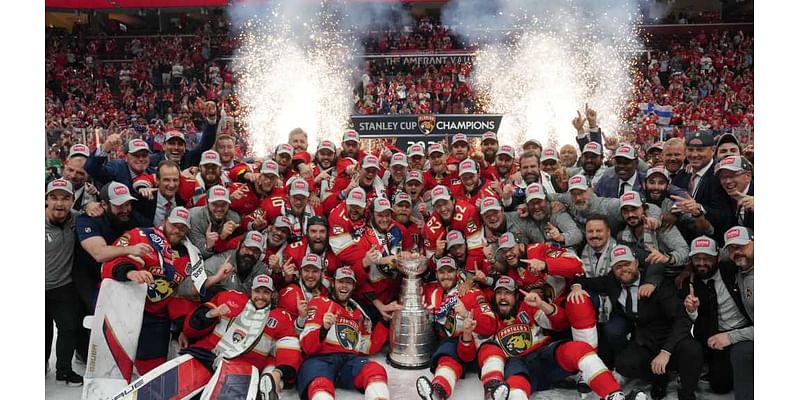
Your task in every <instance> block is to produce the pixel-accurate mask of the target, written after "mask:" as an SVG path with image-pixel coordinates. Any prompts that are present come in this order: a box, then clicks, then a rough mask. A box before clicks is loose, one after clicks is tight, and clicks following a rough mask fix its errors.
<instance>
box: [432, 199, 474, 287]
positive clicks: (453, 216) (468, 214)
mask: <svg viewBox="0 0 800 400" xmlns="http://www.w3.org/2000/svg"><path fill="white" fill-rule="evenodd" d="M431 202H432V203H433V207H434V212H433V213H431V217H430V219H428V222H427V223H426V224H425V228H424V231H423V235H424V237H425V255H426V256H427V257H429V258H430V257H431V256H433V254H434V253H435V251H436V241H437V240H439V239H441V238H443V237H444V235H446V234H447V232H448V231H451V230H456V231H459V232H461V234H462V235H464V238H465V239H466V240H467V262H466V266H465V268H466V270H467V271H470V272H471V271H475V270H476V269H477V268H478V266H479V265H480V263H481V262H482V261H483V251H482V250H481V248H482V247H483V230H482V229H481V217H480V215H479V214H478V209H477V208H476V207H475V206H474V205H472V204H470V203H468V202H467V201H466V200H463V199H455V198H454V197H453V196H452V195H451V194H450V191H449V190H448V189H447V188H446V187H444V186H441V185H440V186H436V187H435V188H433V190H431Z"/></svg>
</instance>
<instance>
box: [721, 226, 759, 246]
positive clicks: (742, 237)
mask: <svg viewBox="0 0 800 400" xmlns="http://www.w3.org/2000/svg"><path fill="white" fill-rule="evenodd" d="M752 240H753V238H752V236H750V231H748V230H747V228H745V227H743V226H734V227H733V228H731V229H728V231H727V232H725V246H724V247H728V246H729V245H732V244H738V245H746V244H748V243H750V242H751V241H752Z"/></svg>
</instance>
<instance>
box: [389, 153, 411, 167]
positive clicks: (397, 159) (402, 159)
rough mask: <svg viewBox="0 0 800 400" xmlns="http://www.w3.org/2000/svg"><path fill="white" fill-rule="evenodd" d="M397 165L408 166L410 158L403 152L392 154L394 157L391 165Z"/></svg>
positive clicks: (390, 162)
mask: <svg viewBox="0 0 800 400" xmlns="http://www.w3.org/2000/svg"><path fill="white" fill-rule="evenodd" d="M395 165H400V166H403V167H408V158H406V155H405V154H403V153H394V154H392V159H391V161H389V167H394V166H395Z"/></svg>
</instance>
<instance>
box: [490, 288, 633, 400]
mask: <svg viewBox="0 0 800 400" xmlns="http://www.w3.org/2000/svg"><path fill="white" fill-rule="evenodd" d="M516 289H517V287H516V283H515V282H514V279H512V278H511V277H509V276H502V277H500V278H498V279H497V282H496V283H495V294H494V297H493V298H492V309H493V311H494V312H495V313H496V315H497V330H496V332H495V333H494V336H493V337H492V338H491V339H490V340H489V341H487V342H486V343H484V344H483V345H482V346H481V348H480V351H479V352H478V364H479V365H480V367H481V380H482V381H483V383H484V388H485V390H487V392H489V394H490V395H492V394H494V395H495V397H494V398H498V397H497V396H496V393H497V390H495V391H492V389H494V388H497V387H498V385H501V382H503V381H505V382H506V384H507V385H508V387H509V392H508V399H510V400H521V399H528V398H530V396H531V393H532V392H535V391H541V390H547V389H549V388H551V387H553V385H554V384H555V383H557V382H559V381H561V380H563V379H564V378H566V377H567V376H570V375H573V374H575V373H576V372H578V371H580V372H581V373H582V374H583V376H586V377H588V378H587V379H588V384H589V386H590V387H591V388H592V390H593V391H594V392H595V393H596V394H597V395H598V396H600V398H601V399H604V400H612V399H613V400H624V399H637V400H639V399H646V396H645V395H644V394H643V393H636V394H634V393H631V394H630V395H629V396H628V397H626V396H625V395H624V393H623V392H622V389H621V387H620V385H619V383H617V381H616V380H615V379H614V376H613V375H612V374H611V371H609V370H608V369H607V368H606V366H605V365H604V364H603V362H602V361H601V360H600V357H598V356H597V354H596V353H595V352H594V349H593V348H592V347H591V346H589V345H588V344H586V343H584V342H578V341H567V340H560V341H557V340H553V339H552V338H551V337H550V335H549V334H548V332H547V330H561V329H565V328H566V327H567V326H568V323H567V319H566V316H565V311H564V309H563V308H561V307H560V306H558V305H557V304H554V303H551V302H548V301H545V300H544V298H543V297H542V296H541V295H540V294H539V293H538V291H530V292H527V291H524V290H520V291H519V292H520V293H521V295H522V297H521V298H520V297H519V296H518V295H517V290H516Z"/></svg>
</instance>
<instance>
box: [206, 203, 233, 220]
mask: <svg viewBox="0 0 800 400" xmlns="http://www.w3.org/2000/svg"><path fill="white" fill-rule="evenodd" d="M229 208H230V204H228V202H227V201H222V200H218V201H215V202H213V203H208V212H209V214H211V218H212V219H213V220H214V221H215V222H220V221H222V220H224V219H225V215H227V214H228V209H229Z"/></svg>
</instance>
